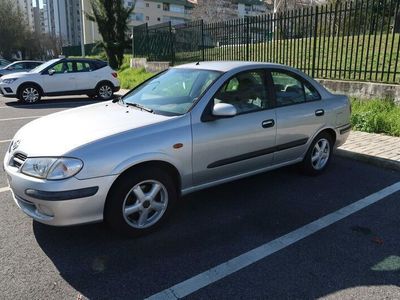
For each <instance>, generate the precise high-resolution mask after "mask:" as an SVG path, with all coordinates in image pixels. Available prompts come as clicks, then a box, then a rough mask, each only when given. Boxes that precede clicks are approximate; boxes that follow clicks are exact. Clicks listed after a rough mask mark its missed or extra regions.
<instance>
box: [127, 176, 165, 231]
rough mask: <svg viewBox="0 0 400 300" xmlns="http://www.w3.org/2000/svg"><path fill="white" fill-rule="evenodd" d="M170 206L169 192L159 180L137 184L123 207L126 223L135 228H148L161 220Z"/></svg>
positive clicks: (129, 193)
mask: <svg viewBox="0 0 400 300" xmlns="http://www.w3.org/2000/svg"><path fill="white" fill-rule="evenodd" d="M167 206H168V192H167V189H166V188H165V186H164V185H163V184H162V183H161V182H159V181H157V180H146V181H142V182H140V183H138V184H136V185H135V186H134V187H133V188H132V189H131V190H130V191H129V192H128V194H127V195H126V196H125V199H124V203H123V205H122V209H123V214H124V218H125V221H126V222H127V223H128V224H129V225H130V226H132V227H134V228H139V229H141V228H147V227H150V226H152V225H154V224H155V223H157V222H158V220H160V219H161V217H162V216H163V214H164V213H165V210H166V209H167Z"/></svg>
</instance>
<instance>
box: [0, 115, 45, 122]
mask: <svg viewBox="0 0 400 300" xmlns="http://www.w3.org/2000/svg"><path fill="white" fill-rule="evenodd" d="M40 117H44V116H30V117H18V118H8V119H0V122H2V121H13V120H24V119H36V118H40Z"/></svg>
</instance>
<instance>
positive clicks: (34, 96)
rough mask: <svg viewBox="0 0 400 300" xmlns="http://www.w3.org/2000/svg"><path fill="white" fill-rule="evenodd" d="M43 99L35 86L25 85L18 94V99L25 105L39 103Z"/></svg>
mask: <svg viewBox="0 0 400 300" xmlns="http://www.w3.org/2000/svg"><path fill="white" fill-rule="evenodd" d="M41 98H42V95H41V91H40V89H39V88H38V87H37V86H36V85H33V84H27V85H24V86H23V87H22V88H21V89H20V90H19V93H18V99H19V100H20V101H21V102H23V103H28V104H33V103H38V102H39V101H40V99H41Z"/></svg>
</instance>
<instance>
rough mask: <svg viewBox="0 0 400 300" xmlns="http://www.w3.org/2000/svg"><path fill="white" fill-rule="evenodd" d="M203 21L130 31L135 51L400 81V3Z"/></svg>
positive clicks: (373, 1) (374, 1) (371, 0)
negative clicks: (288, 66)
mask: <svg viewBox="0 0 400 300" xmlns="http://www.w3.org/2000/svg"><path fill="white" fill-rule="evenodd" d="M339 2H340V1H338V3H337V4H328V5H323V6H315V7H306V8H303V9H297V10H290V11H285V12H279V13H276V14H268V15H260V16H256V17H246V18H242V19H235V20H229V21H224V22H216V23H210V24H206V23H203V22H202V21H196V22H191V23H187V24H181V25H179V26H171V23H165V24H161V25H157V26H147V24H145V25H141V26H138V27H134V28H133V54H134V56H136V57H147V58H148V59H149V60H157V61H170V62H171V63H172V64H181V63H185V62H193V61H205V60H251V61H267V62H276V63H282V64H287V65H290V66H293V67H296V68H298V69H301V70H303V71H304V72H306V73H308V74H309V75H311V76H313V77H316V78H327V79H344V80H361V81H373V82H387V83H397V84H398V83H400V74H398V71H399V70H400V61H399V53H400V1H399V0H356V1H348V2H340V3H339Z"/></svg>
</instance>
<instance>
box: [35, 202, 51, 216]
mask: <svg viewBox="0 0 400 300" xmlns="http://www.w3.org/2000/svg"><path fill="white" fill-rule="evenodd" d="M36 208H37V210H38V212H39V213H41V214H42V215H46V216H48V217H54V214H53V212H52V211H51V209H50V208H48V207H47V206H45V205H43V204H38V205H36Z"/></svg>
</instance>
